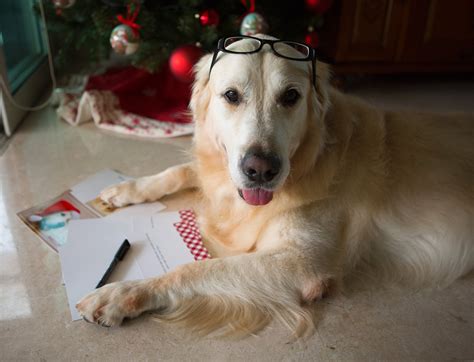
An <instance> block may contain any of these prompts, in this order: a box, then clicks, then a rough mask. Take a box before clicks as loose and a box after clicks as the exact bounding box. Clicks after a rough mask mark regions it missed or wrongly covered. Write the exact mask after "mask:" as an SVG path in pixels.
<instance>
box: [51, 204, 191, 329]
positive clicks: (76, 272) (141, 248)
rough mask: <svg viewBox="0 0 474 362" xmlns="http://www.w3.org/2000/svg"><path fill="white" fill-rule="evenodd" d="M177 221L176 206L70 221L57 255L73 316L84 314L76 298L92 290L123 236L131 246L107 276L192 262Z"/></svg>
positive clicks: (129, 276) (126, 276)
mask: <svg viewBox="0 0 474 362" xmlns="http://www.w3.org/2000/svg"><path fill="white" fill-rule="evenodd" d="M178 221H180V216H179V213H178V212H166V213H160V214H156V215H152V216H137V217H133V218H127V219H122V218H117V219H109V218H102V219H85V220H73V221H71V224H70V228H69V235H68V242H67V243H66V244H65V245H64V246H63V247H61V248H60V249H59V256H60V258H61V267H62V270H63V278H64V282H65V284H66V289H67V294H68V301H69V308H70V311H71V316H72V319H73V320H77V319H80V316H79V314H78V313H77V311H76V308H75V305H76V303H77V302H78V301H79V300H80V299H81V298H82V297H84V296H85V295H87V294H88V293H90V292H92V291H93V290H94V288H95V286H96V285H97V283H98V282H99V280H100V279H101V278H102V276H103V275H104V273H105V271H106V270H107V268H108V266H109V265H110V263H111V261H112V259H113V257H114V255H115V253H116V252H117V250H118V248H119V247H120V245H121V243H122V242H123V240H124V239H128V240H129V241H130V244H131V248H130V250H129V251H128V253H127V254H126V256H125V258H124V259H123V260H122V261H121V262H120V263H118V264H117V267H116V269H115V270H114V272H113V273H112V275H111V278H110V279H109V282H114V281H124V280H136V279H143V278H149V277H153V276H159V275H163V274H165V273H166V272H168V271H170V270H172V269H174V268H175V267H176V266H178V265H182V264H187V263H190V262H193V261H194V258H193V256H192V254H191V253H190V251H189V249H188V248H187V246H186V244H185V243H184V242H183V240H182V239H181V236H180V235H179V233H178V232H177V230H176V228H175V227H174V226H173V224H174V223H175V222H178Z"/></svg>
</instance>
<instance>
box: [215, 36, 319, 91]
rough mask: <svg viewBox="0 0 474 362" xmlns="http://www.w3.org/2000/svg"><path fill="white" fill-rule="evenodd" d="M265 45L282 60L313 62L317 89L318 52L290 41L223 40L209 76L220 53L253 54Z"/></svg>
mask: <svg viewBox="0 0 474 362" xmlns="http://www.w3.org/2000/svg"><path fill="white" fill-rule="evenodd" d="M244 40H245V41H244ZM236 43H238V45H239V46H232V45H234V44H236ZM265 44H268V45H269V46H270V48H271V49H272V51H273V53H274V54H275V55H276V56H279V57H281V58H285V59H289V60H296V61H311V66H312V80H313V86H314V89H316V67H315V64H314V63H315V61H316V50H315V49H314V48H312V47H310V46H309V45H306V44H304V43H298V42H295V41H288V40H267V39H260V38H255V37H253V36H246V35H239V36H230V37H226V38H221V39H219V41H218V42H217V47H216V49H215V50H214V54H213V56H212V61H211V67H210V69H209V76H210V75H211V71H212V68H213V67H214V64H215V63H216V61H217V55H218V54H219V52H223V53H230V54H253V53H258V52H259V51H260V50H262V48H263V46H264V45H265Z"/></svg>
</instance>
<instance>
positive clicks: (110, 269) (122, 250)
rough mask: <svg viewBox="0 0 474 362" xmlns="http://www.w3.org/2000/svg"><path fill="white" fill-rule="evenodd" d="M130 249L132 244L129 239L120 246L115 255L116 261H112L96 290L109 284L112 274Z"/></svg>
mask: <svg viewBox="0 0 474 362" xmlns="http://www.w3.org/2000/svg"><path fill="white" fill-rule="evenodd" d="M128 249H130V243H129V242H128V240H127V239H125V240H124V241H123V243H122V245H120V248H119V250H118V251H117V252H116V253H115V256H114V260H112V262H111V263H110V265H109V267H108V268H107V271H106V272H105V274H104V276H103V277H102V279H101V280H100V282H99V284H97V286H96V287H95V288H96V289H97V288H100V287H102V286H104V285H105V283H107V279H109V277H110V274H112V272H113V271H114V269H115V266H116V265H117V263H118V262H119V261H121V260H122V259H123V258H124V256H125V254H127V251H128Z"/></svg>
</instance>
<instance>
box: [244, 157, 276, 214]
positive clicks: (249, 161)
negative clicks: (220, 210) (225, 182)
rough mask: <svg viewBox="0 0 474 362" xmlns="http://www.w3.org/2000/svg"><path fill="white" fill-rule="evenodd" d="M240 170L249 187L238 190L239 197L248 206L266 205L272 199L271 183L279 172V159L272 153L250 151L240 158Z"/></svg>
mask: <svg viewBox="0 0 474 362" xmlns="http://www.w3.org/2000/svg"><path fill="white" fill-rule="evenodd" d="M240 170H241V172H242V174H243V175H244V177H245V179H246V185H248V186H249V187H248V188H245V189H242V190H239V195H240V196H241V197H242V198H243V199H244V200H245V201H246V202H247V203H248V204H250V205H265V204H268V203H269V202H270V201H271V200H272V198H273V191H271V190H270V189H271V188H272V186H273V183H272V181H274V180H275V178H276V177H277V176H278V174H279V173H280V171H281V161H280V158H279V157H278V156H277V155H275V154H274V153H264V152H262V151H260V150H255V149H253V150H252V149H251V150H249V151H247V153H246V154H245V156H244V157H243V158H242V161H241V163H240Z"/></svg>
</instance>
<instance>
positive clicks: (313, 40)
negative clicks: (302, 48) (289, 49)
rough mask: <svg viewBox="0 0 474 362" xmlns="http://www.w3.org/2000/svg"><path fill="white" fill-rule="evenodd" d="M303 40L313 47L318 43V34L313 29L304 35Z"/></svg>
mask: <svg viewBox="0 0 474 362" xmlns="http://www.w3.org/2000/svg"><path fill="white" fill-rule="evenodd" d="M304 42H305V43H306V44H308V45H309V46H311V47H313V48H317V47H318V45H319V35H318V33H316V32H315V31H310V32H309V33H308V34H306V36H305V37H304Z"/></svg>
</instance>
